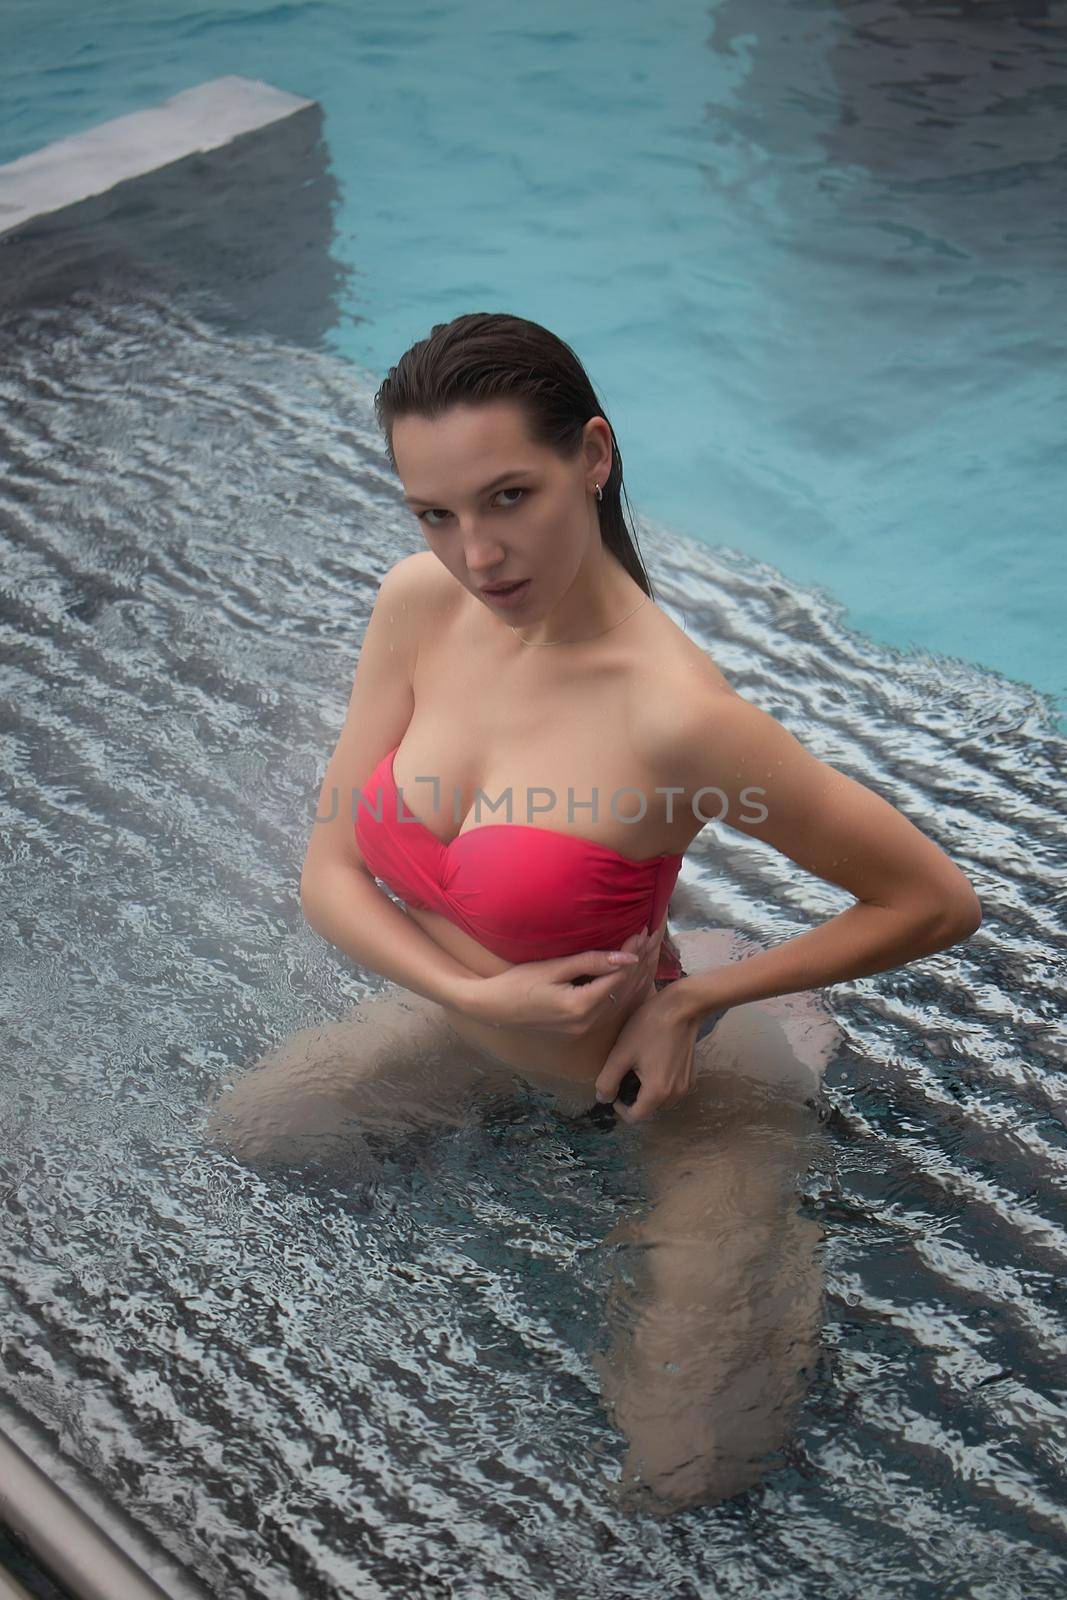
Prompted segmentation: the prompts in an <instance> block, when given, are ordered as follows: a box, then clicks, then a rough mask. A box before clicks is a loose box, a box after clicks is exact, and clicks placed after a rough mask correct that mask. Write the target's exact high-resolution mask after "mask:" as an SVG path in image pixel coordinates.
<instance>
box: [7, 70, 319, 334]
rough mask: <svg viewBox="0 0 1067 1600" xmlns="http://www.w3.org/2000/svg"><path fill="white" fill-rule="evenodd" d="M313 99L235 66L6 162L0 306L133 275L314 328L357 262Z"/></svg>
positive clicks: (221, 307)
mask: <svg viewBox="0 0 1067 1600" xmlns="http://www.w3.org/2000/svg"><path fill="white" fill-rule="evenodd" d="M338 201H339V190H338V187H337V183H336V180H335V178H334V176H333V174H332V172H331V170H330V166H329V162H328V159H327V154H326V151H325V147H324V143H323V140H322V107H321V106H320V105H319V103H318V102H317V101H315V100H308V99H304V98H302V97H301V96H300V95H295V94H290V93H289V92H288V91H287V90H285V89H278V88H275V87H274V86H273V85H272V84H269V83H262V82H259V81H258V80H256V79H253V78H243V77H239V76H236V75H228V76H226V77H221V78H214V79H212V80H211V81H210V82H208V83H202V84H198V85H197V86H196V87H194V88H191V89H183V90H182V91H181V93H179V94H176V95H172V96H171V98H170V99H169V100H164V101H163V102H162V103H161V104H160V105H158V106H152V107H150V108H148V109H146V110H144V111H134V112H131V113H129V114H128V115H125V116H121V117H115V118H114V119H113V120H112V121H110V122H104V123H101V124H99V125H98V126H97V127H95V128H89V129H86V130H85V131H84V132H83V133H78V134H74V135H73V136H71V137H70V138H64V139H57V140H56V141H55V142H54V143H52V144H47V145H44V146H43V147H42V148H41V149H39V150H34V151H31V152H30V153H29V154H28V155H25V156H20V157H19V158H18V159H17V160H16V161H10V162H8V163H7V165H6V166H0V316H3V315H5V314H6V313H9V312H11V311H18V310H20V309H24V308H27V307H35V306H41V305H49V306H51V305H57V304H62V303H63V302H64V301H65V300H67V299H69V297H70V296H71V295H72V294H75V293H76V292H77V291H78V290H80V289H86V288H90V287H105V288H106V289H107V290H108V291H110V292H114V293H117V294H119V295H125V294H127V293H136V291H137V288H138V287H139V286H143V287H145V288H146V289H147V288H158V289H160V290H161V291H163V292H164V293H165V294H170V295H173V296H174V297H175V298H178V299H181V300H184V301H185V302H186V303H188V304H190V305H191V307H192V308H193V309H195V310H197V311H199V312H200V313H201V314H204V315H206V316H208V317H217V318H218V320H220V321H221V322H222V323H223V324H224V325H226V326H227V327H229V328H244V327H248V326H251V327H253V328H256V329H265V330H266V331H269V332H271V333H275V334H278V335H280V336H281V337H284V338H287V339H290V340H292V341H293V342H298V343H300V342H310V343H317V342H319V341H320V340H321V339H322V337H323V334H324V333H325V331H326V330H327V329H328V328H329V327H332V326H333V324H334V323H335V322H336V320H337V317H338V304H339V297H340V293H341V290H342V288H343V284H344V281H345V278H346V277H347V275H348V271H349V269H348V268H346V267H344V266H343V265H342V264H341V263H340V262H338V261H336V260H334V259H333V258H332V257H331V255H330V245H331V243H332V241H333V214H334V211H335V209H336V205H337V203H338Z"/></svg>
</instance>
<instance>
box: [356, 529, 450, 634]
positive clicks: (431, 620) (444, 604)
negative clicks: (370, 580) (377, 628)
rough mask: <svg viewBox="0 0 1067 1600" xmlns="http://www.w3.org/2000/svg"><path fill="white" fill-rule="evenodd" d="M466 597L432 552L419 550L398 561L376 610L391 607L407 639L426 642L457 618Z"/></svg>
mask: <svg viewBox="0 0 1067 1600" xmlns="http://www.w3.org/2000/svg"><path fill="white" fill-rule="evenodd" d="M464 594H465V590H464V589H463V586H462V584H458V583H457V582H456V580H455V579H454V578H453V577H452V575H451V573H450V572H449V571H448V570H447V568H446V567H444V566H442V564H441V562H440V561H439V560H438V559H437V557H436V556H435V555H434V553H433V551H432V550H416V551H414V552H413V553H412V554H411V555H407V556H401V557H400V559H399V561H394V563H393V565H392V566H391V567H390V568H389V569H388V571H387V572H386V574H385V576H384V577H383V578H382V579H381V581H380V583H379V585H378V598H377V600H376V601H375V609H376V610H379V609H381V608H383V607H387V608H388V610H389V614H390V618H391V620H392V622H393V625H394V627H395V628H396V629H397V630H398V631H399V632H400V633H401V634H402V635H403V636H404V637H406V638H409V639H410V640H411V641H412V642H414V641H416V640H421V641H425V640H427V639H428V638H430V637H431V636H432V634H433V633H434V631H435V630H436V629H438V628H440V626H441V625H442V623H444V622H446V621H447V620H448V619H449V618H450V617H451V616H453V615H454V614H455V611H456V608H457V605H458V604H459V602H460V601H461V600H462V598H463V595H464ZM394 607H397V608H398V609H397V610H394V609H393V608H394Z"/></svg>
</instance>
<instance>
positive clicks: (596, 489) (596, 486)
mask: <svg viewBox="0 0 1067 1600" xmlns="http://www.w3.org/2000/svg"><path fill="white" fill-rule="evenodd" d="M593 493H594V494H595V495H596V497H597V499H598V500H603V498H604V491H603V489H601V487H600V485H599V483H594V485H593Z"/></svg>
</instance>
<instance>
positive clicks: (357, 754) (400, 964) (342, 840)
mask: <svg viewBox="0 0 1067 1600" xmlns="http://www.w3.org/2000/svg"><path fill="white" fill-rule="evenodd" d="M436 560H437V558H436V557H435V556H434V555H432V554H431V553H430V552H429V551H420V552H418V553H417V554H415V555H410V556H405V557H404V558H403V560H401V561H398V562H397V563H396V565H395V566H393V567H391V568H390V569H389V571H388V572H387V573H386V575H385V577H384V578H383V579H382V581H381V583H380V585H379V588H378V596H377V599H376V600H375V602H374V609H373V611H372V612H371V617H370V621H369V622H368V624H367V628H366V632H365V633H364V635H363V643H362V645H361V647H360V652H359V661H358V663H357V665H356V673H355V678H354V681H353V684H352V693H351V695H350V697H349V702H348V711H347V714H346V716H345V722H344V726H343V727H342V729H341V733H340V736H339V738H338V740H337V745H336V748H335V749H334V752H333V755H332V756H331V757H330V761H329V764H328V766H327V768H326V772H325V775H324V777H323V780H322V788H321V790H320V793H319V803H318V807H317V809H316V816H315V821H314V822H313V824H312V829H311V839H310V842H309V844H308V848H307V854H306V856H305V858H304V866H303V870H302V872H301V875H300V905H301V908H302V910H303V912H304V916H305V918H306V920H307V922H308V924H309V925H310V926H311V927H312V928H314V930H315V932H316V933H318V934H320V935H321V936H322V938H324V939H325V940H327V942H328V943H329V944H332V945H334V946H335V947H336V948H337V949H338V950H342V951H343V952H344V954H345V955H346V956H348V957H349V958H350V959H351V960H352V961H354V962H356V963H357V964H358V965H359V966H361V967H367V968H369V969H370V971H372V972H379V973H381V975H382V976H383V977H384V978H389V979H390V980H391V981H392V982H394V983H398V984H401V985H402V986H403V987H404V988H405V989H410V990H411V991H412V992H413V993H414V994H420V995H423V996H424V997H425V998H426V999H428V1000H434V1001H436V1002H437V1003H438V1004H441V1005H450V1006H453V1007H455V1008H456V1009H458V1010H463V1009H464V1002H465V1001H467V1000H469V996H470V992H471V986H472V984H475V985H476V977H477V975H476V974H475V973H473V972H471V970H470V968H469V967H465V966H464V965H463V963H462V962H460V961H457V960H456V959H455V957H454V956H451V955H449V954H448V952H447V951H446V950H443V949H442V948H441V946H440V945H439V944H437V943H436V941H435V940H433V939H431V938H430V937H429V935H428V934H426V933H424V932H423V930H422V929H421V928H420V927H419V926H418V924H417V923H415V922H413V921H412V920H411V918H410V917H408V916H406V915H405V914H404V912H403V911H401V909H400V907H399V906H397V905H396V904H394V902H393V901H392V900H391V899H390V898H389V896H388V895H387V894H385V893H384V892H383V891H382V890H381V889H379V888H378V886H377V884H376V883H375V881H374V877H373V875H372V874H371V873H370V872H369V871H368V869H367V867H366V864H365V863H364V861H363V857H362V855H361V854H360V851H359V848H358V846H357V844H356V835H355V827H354V825H353V824H354V820H355V817H354V809H353V807H354V802H355V799H356V797H357V796H358V791H359V790H360V789H361V788H362V786H363V784H365V783H366V781H367V779H368V778H369V776H370V774H371V773H372V772H373V771H374V768H375V767H376V766H377V764H378V762H379V761H380V760H381V758H382V756H383V755H384V754H385V752H386V751H387V750H391V749H393V747H394V746H395V745H398V744H399V743H400V741H401V739H402V738H403V736H404V733H405V730H406V729H407V726H408V723H409V722H410V721H411V716H412V713H413V711H414V709H415V695H414V674H415V660H416V657H417V654H418V637H419V631H420V624H422V623H424V622H425V621H426V620H427V619H428V613H429V611H430V605H429V603H428V602H429V601H430V598H431V586H432V585H433V584H434V582H435V580H436V581H437V585H438V593H439V580H437V575H436V574H435V573H434V571H433V570H432V569H431V568H430V567H429V566H428V563H430V562H433V563H436Z"/></svg>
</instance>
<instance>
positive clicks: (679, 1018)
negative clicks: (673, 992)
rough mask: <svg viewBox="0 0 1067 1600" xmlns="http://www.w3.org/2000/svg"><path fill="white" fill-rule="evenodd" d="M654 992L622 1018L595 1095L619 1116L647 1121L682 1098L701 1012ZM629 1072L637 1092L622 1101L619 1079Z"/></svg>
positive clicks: (692, 1070) (693, 1073)
mask: <svg viewBox="0 0 1067 1600" xmlns="http://www.w3.org/2000/svg"><path fill="white" fill-rule="evenodd" d="M669 994H670V991H669V990H667V991H666V992H661V993H660V994H652V995H650V996H649V997H648V999H647V1000H646V1001H645V1002H644V1004H643V1005H640V1006H638V1008H637V1010H636V1011H634V1012H632V1013H631V1015H630V1016H629V1017H627V1019H626V1021H625V1022H624V1023H623V1026H622V1031H621V1032H620V1034H619V1037H618V1038H617V1039H616V1040H615V1043H614V1044H613V1045H612V1047H611V1050H610V1051H609V1052H608V1058H607V1060H606V1061H605V1062H604V1065H603V1066H602V1067H601V1069H600V1071H599V1073H598V1074H597V1079H596V1097H597V1099H598V1100H599V1101H601V1102H608V1101H610V1102H612V1103H613V1105H614V1109H615V1115H616V1116H617V1117H620V1118H621V1119H622V1121H623V1122H646V1121H647V1120H648V1118H649V1117H652V1116H655V1114H656V1112H657V1111H664V1110H667V1109H669V1108H670V1107H671V1106H676V1105H677V1104H678V1103H679V1101H681V1100H684V1099H685V1097H686V1095H687V1094H688V1093H689V1092H690V1090H691V1089H692V1087H693V1083H694V1080H695V1077H696V1071H695V1065H694V1060H693V1051H694V1046H695V1044H696V1037H697V1030H698V1028H699V1026H700V1018H699V1017H687V1016H685V1015H683V1014H682V1013H681V1012H679V1010H678V1008H677V1007H676V1006H675V1005H673V1004H672V1002H671V1000H670V999H669V998H668V997H669ZM628 1072H632V1073H634V1075H635V1076H636V1077H637V1078H638V1079H639V1081H640V1085H641V1087H640V1089H639V1091H638V1094H637V1096H636V1098H635V1099H634V1100H633V1101H632V1102H631V1103H630V1104H629V1105H625V1104H624V1103H623V1102H622V1101H621V1100H620V1099H619V1098H618V1094H619V1085H620V1084H621V1082H622V1080H623V1079H624V1078H625V1077H626V1075H627V1073H628Z"/></svg>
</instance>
